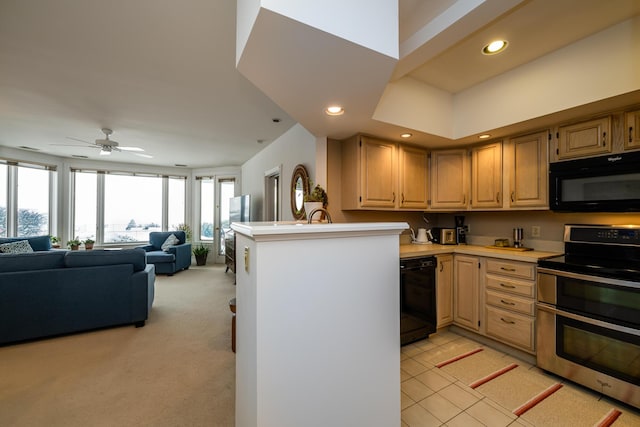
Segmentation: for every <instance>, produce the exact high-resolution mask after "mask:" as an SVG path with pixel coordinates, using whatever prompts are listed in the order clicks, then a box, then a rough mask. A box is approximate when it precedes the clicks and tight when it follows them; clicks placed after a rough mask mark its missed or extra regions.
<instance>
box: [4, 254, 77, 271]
mask: <svg viewBox="0 0 640 427" xmlns="http://www.w3.org/2000/svg"><path fill="white" fill-rule="evenodd" d="M65 253H66V251H47V252H33V253H30V254H5V255H0V260H1V262H0V273H7V272H10V271H31V270H49V269H53V268H63V267H64V255H65Z"/></svg>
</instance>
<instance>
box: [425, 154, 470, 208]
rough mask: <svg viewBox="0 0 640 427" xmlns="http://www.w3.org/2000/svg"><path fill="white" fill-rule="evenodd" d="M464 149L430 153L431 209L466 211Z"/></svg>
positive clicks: (465, 158) (466, 176)
mask: <svg viewBox="0 0 640 427" xmlns="http://www.w3.org/2000/svg"><path fill="white" fill-rule="evenodd" d="M468 171H469V168H468V154H467V150H465V149H456V150H443V151H433V152H432V153H431V174H430V176H431V204H430V206H431V209H434V210H438V209H447V210H451V209H466V208H467V203H468V197H467V194H468V188H469V172H468Z"/></svg>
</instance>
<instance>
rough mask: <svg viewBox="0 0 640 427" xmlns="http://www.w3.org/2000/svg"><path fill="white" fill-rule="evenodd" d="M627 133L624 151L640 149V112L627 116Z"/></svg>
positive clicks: (633, 112) (631, 112)
mask: <svg viewBox="0 0 640 427" xmlns="http://www.w3.org/2000/svg"><path fill="white" fill-rule="evenodd" d="M625 131H626V135H625V136H624V149H625V150H634V149H636V148H640V110H638V111H630V112H628V113H626V114H625Z"/></svg>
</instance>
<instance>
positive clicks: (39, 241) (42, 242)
mask: <svg viewBox="0 0 640 427" xmlns="http://www.w3.org/2000/svg"><path fill="white" fill-rule="evenodd" d="M20 240H27V241H28V242H29V245H31V248H32V249H33V250H34V251H35V252H39V251H48V250H51V238H50V237H49V236H31V237H0V244H2V243H11V242H17V241H20Z"/></svg>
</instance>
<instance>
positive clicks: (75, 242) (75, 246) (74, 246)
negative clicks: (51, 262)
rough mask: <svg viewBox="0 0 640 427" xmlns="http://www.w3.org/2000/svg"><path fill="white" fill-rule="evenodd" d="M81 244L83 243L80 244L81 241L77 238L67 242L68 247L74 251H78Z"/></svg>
mask: <svg viewBox="0 0 640 427" xmlns="http://www.w3.org/2000/svg"><path fill="white" fill-rule="evenodd" d="M80 243H82V242H80V240H78V238H77V237H76V238H75V239H72V240H69V241H67V247H68V248H69V249H71V250H72V251H77V250H78V248H79V247H80Z"/></svg>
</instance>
